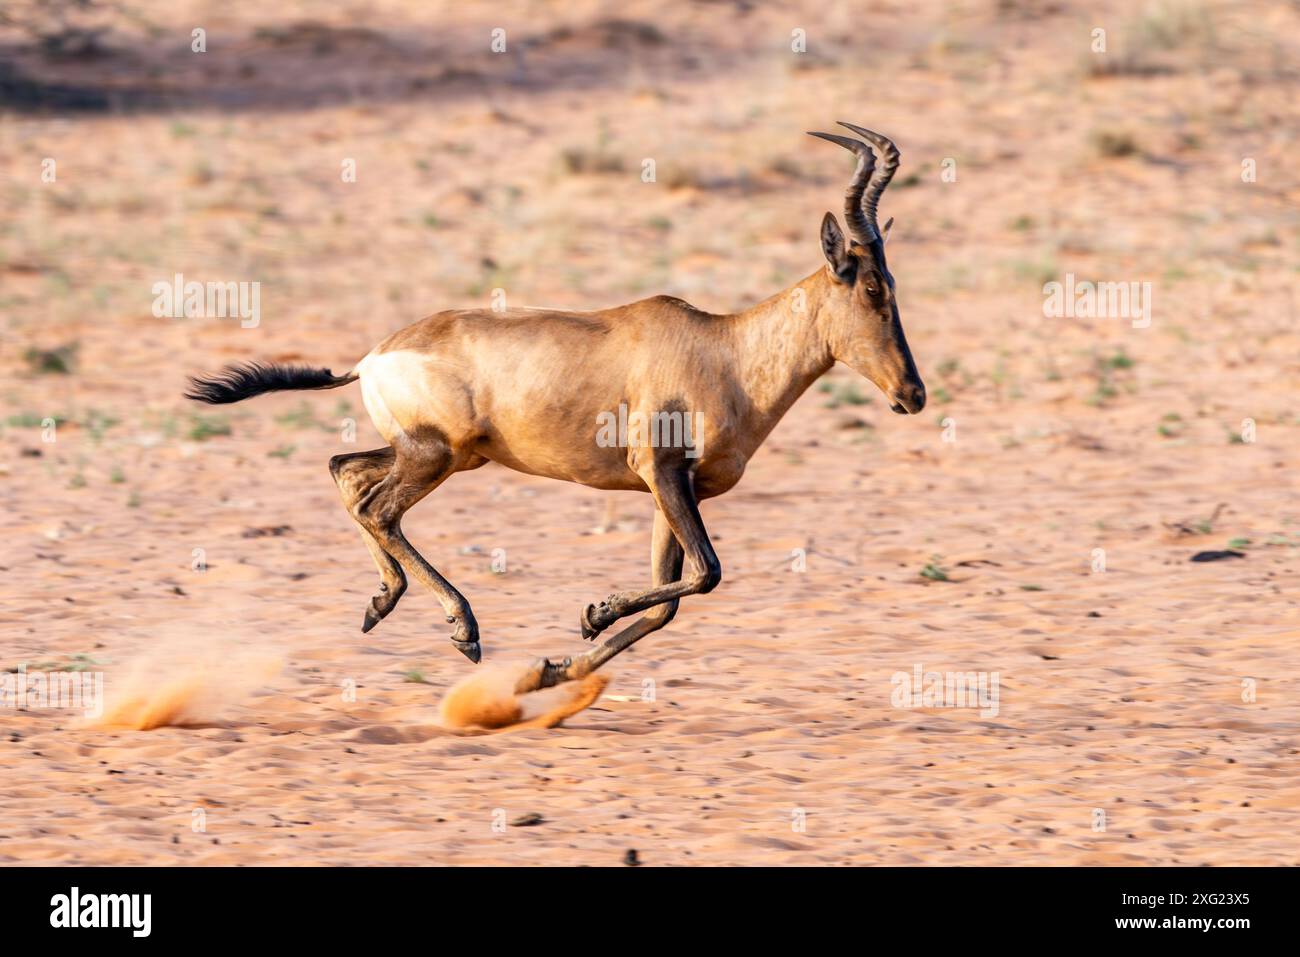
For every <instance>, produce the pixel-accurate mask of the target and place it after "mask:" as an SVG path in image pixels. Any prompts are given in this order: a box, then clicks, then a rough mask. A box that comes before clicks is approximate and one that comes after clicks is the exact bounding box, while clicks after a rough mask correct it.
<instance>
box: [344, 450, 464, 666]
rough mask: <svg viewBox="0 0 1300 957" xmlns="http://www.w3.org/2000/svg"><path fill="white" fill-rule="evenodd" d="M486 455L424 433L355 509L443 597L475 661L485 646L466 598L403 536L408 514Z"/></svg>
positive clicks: (460, 644)
mask: <svg viewBox="0 0 1300 957" xmlns="http://www.w3.org/2000/svg"><path fill="white" fill-rule="evenodd" d="M481 464H482V459H481V458H476V457H474V456H472V455H470V456H460V457H458V456H456V455H455V454H454V453H453V451H452V450H451V448H450V447H449V446H448V445H447V444H446V442H444V441H443V440H442V438H441V436H439V435H436V434H429V435H423V436H421V437H420V438H419V439H418V440H411V441H409V442H408V444H407V445H405V446H403V447H402V448H400V449H399V450H398V451H397V452H396V454H395V457H394V459H393V461H392V465H391V466H390V468H389V469H388V472H387V474H385V475H384V476H383V478H381V479H380V480H379V481H378V482H376V483H375V484H374V485H373V486H372V487H371V488H370V490H369V491H368V492H367V493H366V494H365V495H363V496H361V497H360V498H359V499H358V500H357V502H356V503H355V505H353V506H352V508H351V511H352V515H353V517H354V518H355V519H356V520H357V522H358V523H359V524H360V525H361V527H362V528H363V529H365V530H366V531H367V532H369V533H370V535H371V536H372V537H373V538H374V540H375V542H376V544H377V545H378V546H379V548H380V549H381V550H382V551H383V552H384V553H385V554H387V555H389V556H390V557H391V558H392V559H393V560H394V561H396V562H397V563H398V565H400V566H401V569H402V571H404V572H406V574H407V575H410V576H411V577H412V578H414V579H415V580H416V581H418V582H419V583H420V584H422V585H424V586H425V587H426V588H428V589H429V590H430V591H432V592H433V593H434V595H436V596H437V598H438V601H439V602H441V603H442V607H443V611H444V612H446V614H447V621H448V623H449V624H454V625H455V626H456V631H455V633H454V634H453V635H452V638H451V641H452V644H454V645H455V646H456V648H457V649H458V650H459V651H460V652H461V653H462V654H463V655H465V657H467V658H468V659H469V660H470V661H473V662H478V660H479V659H480V658H481V657H482V649H481V648H480V647H479V641H478V622H477V621H475V619H474V612H473V610H472V609H471V608H470V606H469V602H468V601H466V600H465V596H464V595H462V594H461V593H460V592H458V591H457V590H456V588H455V586H453V585H452V584H451V582H449V581H447V579H445V578H443V577H442V575H441V574H439V572H438V570H437V569H436V568H434V567H433V566H432V565H430V564H429V563H428V562H427V561H425V559H424V556H423V555H421V554H420V553H419V552H417V551H416V550H415V548H414V546H412V545H411V543H410V542H408V541H407V540H406V536H405V535H404V534H402V526H401V521H402V516H403V515H405V514H406V512H407V511H408V510H409V509H410V508H411V506H413V505H414V504H415V503H416V502H418V501H420V499H422V498H424V497H425V496H426V495H428V494H429V493H430V492H432V491H433V490H434V489H436V488H437V487H438V486H439V485H441V484H442V483H443V482H444V481H446V479H447V477H448V476H450V475H451V474H452V473H454V472H457V471H460V470H461V469H467V468H475V467H477V466H478V465H481Z"/></svg>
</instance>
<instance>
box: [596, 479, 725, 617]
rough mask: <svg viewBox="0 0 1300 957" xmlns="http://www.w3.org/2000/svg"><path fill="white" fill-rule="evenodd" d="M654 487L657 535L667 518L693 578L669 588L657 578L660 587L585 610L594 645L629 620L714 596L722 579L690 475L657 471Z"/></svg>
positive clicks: (614, 597) (623, 594)
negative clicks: (700, 596)
mask: <svg viewBox="0 0 1300 957" xmlns="http://www.w3.org/2000/svg"><path fill="white" fill-rule="evenodd" d="M648 484H649V485H650V491H651V493H652V494H653V495H654V498H655V504H656V505H658V506H659V511H658V513H656V519H655V521H656V525H655V530H656V532H658V530H659V519H660V516H662V519H663V522H664V523H665V524H666V525H667V528H668V530H669V531H671V532H672V535H673V537H674V538H675V539H676V540H677V542H678V544H679V547H680V548H681V549H682V550H683V551H684V552H685V555H686V558H687V559H688V560H689V561H690V564H691V574H690V575H689V576H687V577H685V578H679V579H678V580H675V581H669V582H667V583H659V580H658V579H656V586H655V587H654V588H650V589H648V590H645V591H630V592H618V593H616V594H613V595H610V596H609V597H608V598H606V599H605V600H604V601H602V602H601V603H600V604H598V605H588V606H587V607H586V608H584V609H583V611H582V615H581V616H580V618H579V623H580V625H581V627H582V637H584V638H587V639H589V640H590V639H594V638H595V637H596V636H597V635H599V634H600V633H601V632H602V631H604V630H605V629H606V628H608V627H609V626H610V625H612V624H613V623H614V622H616V621H617V620H618V619H620V618H622V617H624V616H625V615H631V614H635V613H636V612H639V611H644V610H645V609H647V608H651V607H653V606H655V605H660V604H663V603H664V602H668V601H676V600H677V599H679V598H681V597H683V596H685V595H696V594H704V593H707V592H710V591H713V589H714V588H716V587H717V585H718V582H720V581H721V580H722V565H721V564H720V563H719V562H718V556H717V554H716V553H715V552H714V551H713V544H712V543H711V542H710V541H709V536H708V533H707V532H705V530H704V522H703V521H702V520H701V519H700V511H699V508H698V506H697V505H696V502H695V491H694V489H693V487H692V482H691V475H690V473H689V472H687V471H686V470H685V469H682V468H671V469H669V468H660V469H656V470H655V471H654V472H653V473H652V474H651V475H650V476H649V477H648ZM678 574H679V575H680V572H679V573H678Z"/></svg>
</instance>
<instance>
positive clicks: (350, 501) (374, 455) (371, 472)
mask: <svg viewBox="0 0 1300 957" xmlns="http://www.w3.org/2000/svg"><path fill="white" fill-rule="evenodd" d="M396 458H397V456H396V453H395V452H393V450H392V449H391V448H383V449H375V450H374V451H372V452H352V453H349V454H346V455H336V456H334V457H333V458H332V459H330V475H332V476H334V482H335V484H337V485H338V487H339V493H340V494H341V495H342V496H343V504H344V506H346V507H347V510H348V514H349V515H352V516H353V519H354V520H355V519H356V513H355V509H356V506H357V503H359V502H360V501H361V500H362V499H363V498H365V497H366V496H367V495H368V494H370V491H371V490H372V489H373V488H374V487H375V485H377V484H378V483H379V481H380V480H381V479H383V477H384V476H386V475H387V474H388V473H389V471H390V470H391V469H392V467H393V462H394V461H395V460H396ZM357 531H359V532H360V533H361V540H362V541H363V542H364V543H365V546H366V548H367V550H369V552H370V557H371V558H373V559H374V562H375V568H377V569H378V570H379V593H378V594H377V595H375V596H374V597H373V598H371V599H370V604H369V605H367V606H366V614H365V618H364V619H363V620H362V623H361V631H362V632H368V631H369V630H370V629H371V628H374V627H375V625H377V624H379V622H380V621H382V620H383V619H384V618H386V617H388V614H389V613H390V612H391V611H392V610H393V609H394V608H396V607H397V602H398V600H399V599H401V597H402V595H404V594H405V593H406V573H405V572H403V571H402V566H401V565H399V564H398V563H397V561H396V560H395V559H394V558H393V556H392V555H389V554H388V552H386V551H384V548H383V546H382V545H380V544H379V542H378V541H376V540H375V536H374V535H372V534H370V532H368V531H367V530H366V528H365V526H364V525H362V524H361V522H359V521H358V522H357Z"/></svg>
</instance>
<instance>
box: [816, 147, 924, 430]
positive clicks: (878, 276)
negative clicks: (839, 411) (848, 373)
mask: <svg viewBox="0 0 1300 957" xmlns="http://www.w3.org/2000/svg"><path fill="white" fill-rule="evenodd" d="M840 126H843V127H846V128H847V129H849V130H852V131H853V132H854V133H857V134H858V135H859V136H861V137H862V140H866V142H865V143H864V142H863V141H862V140H857V139H853V138H852V137H848V136H838V135H836V134H834V133H810V134H809V135H810V136H819V137H821V138H822V139H824V140H830V141H831V142H832V143H838V144H839V145H840V146H843V147H844V148H845V149H847V150H849V151H851V152H852V153H853V154H854V155H856V156H857V158H858V165H857V168H856V169H855V170H854V171H853V179H852V180H851V181H850V182H849V188H848V190H847V191H846V192H845V194H844V218H845V220H846V221H847V222H848V227H849V237H850V240H851V241H846V240H845V238H844V233H843V232H842V231H841V230H840V224H839V223H838V222H837V221H836V219H835V216H834V215H833V214H831V213H827V214H826V216H825V218H823V219H822V230H821V243H822V252H824V253H825V254H826V261H827V263H828V264H829V274H830V277H831V295H830V297H829V302H828V307H829V308H823V310H822V317H821V321H822V322H824V323H825V333H826V337H827V341H828V343H829V345H830V350H831V355H833V356H834V357H835V358H836V359H837V360H838V361H840V362H843V363H844V364H845V365H847V366H849V367H850V368H852V369H853V370H855V371H856V372H858V373H859V374H860V375H862V376H865V377H866V378H868V379H870V380H871V381H872V382H874V383H875V384H876V387H877V388H879V389H880V391H881V392H883V393H884V394H885V397H886V398H888V399H889V403H890V408H891V409H893V410H894V411H895V412H897V413H899V414H901V415H906V414H908V413H911V414H913V415H915V414H916V413H917V412H920V411H921V410H922V409H923V408H925V384H924V383H923V382H922V381H921V376H920V375H919V374H918V373H917V371H916V363H914V362H913V361H912V353H911V351H910V350H909V349H908V348H907V337H906V336H904V335H903V323H902V321H901V320H900V319H899V317H898V300H897V299H896V298H895V296H894V277H893V276H892V275H890V273H889V267H888V266H887V265H886V264H885V239H886V238H887V237H888V235H889V227H890V226H891V225H892V224H893V222H894V221H893V220H892V219H890V220H889V221H888V222H886V223H885V228H884V229H881V228H880V227H879V226H878V225H877V223H876V205H877V204H878V203H879V202H880V194H881V193H883V192H884V191H885V187H886V186H888V185H889V181H890V180H891V179H893V178H894V172H895V171H896V170H897V169H898V155H899V154H898V147H896V146H895V145H894V144H893V143H892V142H891V141H890V140H887V139H886V138H885V137H883V136H881V135H880V134H879V133H873V132H872V131H871V130H865V129H863V128H862V127H860V126H854V125H853V124H852V123H843V122H841V123H840ZM868 143H869V144H871V145H870V146H869V145H867V144H868ZM871 146H875V147H876V149H878V150H880V156H881V163H880V165H879V166H877V165H876V154H875V153H874V152H873V151H872V149H871Z"/></svg>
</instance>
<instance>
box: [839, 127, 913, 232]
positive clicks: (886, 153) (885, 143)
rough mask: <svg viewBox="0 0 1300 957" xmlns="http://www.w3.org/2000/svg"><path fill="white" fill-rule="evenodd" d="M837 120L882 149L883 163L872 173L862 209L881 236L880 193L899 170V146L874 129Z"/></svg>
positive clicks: (874, 230) (863, 198)
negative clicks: (879, 220)
mask: <svg viewBox="0 0 1300 957" xmlns="http://www.w3.org/2000/svg"><path fill="white" fill-rule="evenodd" d="M836 122H837V123H839V124H840V126H842V127H844V128H845V129H846V130H852V131H853V132H854V133H857V134H858V135H859V136H861V137H862V138H863V139H864V140H866V141H867V142H868V143H870V144H871V145H872V146H874V147H875V148H876V149H878V150H880V158H881V160H882V164H881V166H880V168H879V169H877V170H876V171H875V172H874V173H872V174H871V182H870V183H868V184H867V190H866V195H865V196H863V197H862V211H863V212H864V213H865V214H866V218H867V222H868V223H870V224H871V229H872V231H873V232H874V233H875V234H876V235H877V236H879V235H880V227H879V226H878V225H877V224H876V205H877V204H878V203H879V202H880V194H881V193H883V192H884V191H885V187H886V186H888V185H889V181H890V180H891V179H893V178H894V173H896V172H897V171H898V161H899V152H898V147H897V146H895V145H894V141H893V140H891V139H888V138H886V137H884V136H881V135H880V134H879V133H876V132H874V131H872V130H865V129H863V128H862V127H860V126H854V125H853V124H852V123H845V122H844V121H843V120H837V121H836Z"/></svg>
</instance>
